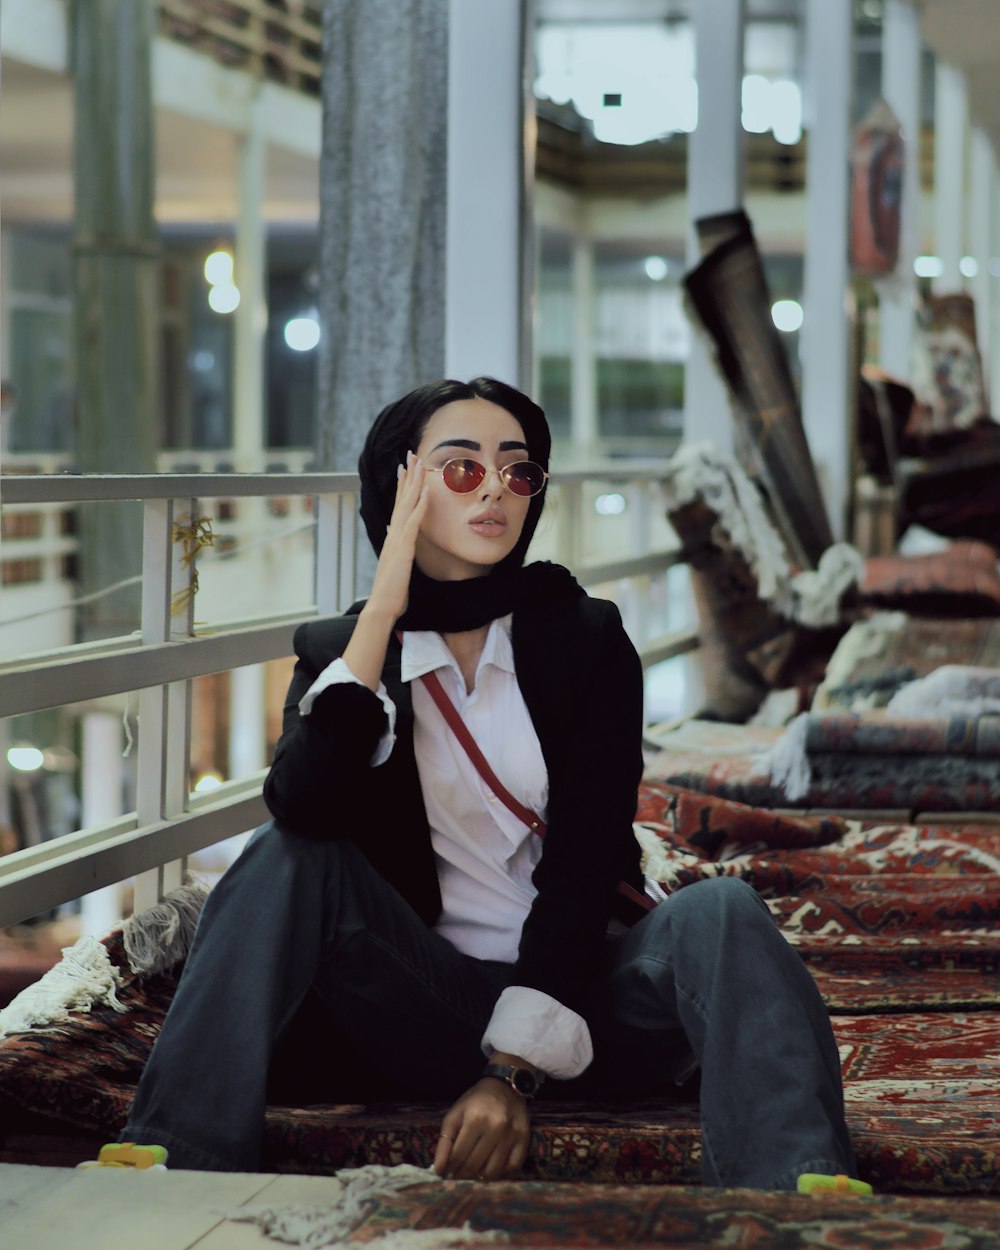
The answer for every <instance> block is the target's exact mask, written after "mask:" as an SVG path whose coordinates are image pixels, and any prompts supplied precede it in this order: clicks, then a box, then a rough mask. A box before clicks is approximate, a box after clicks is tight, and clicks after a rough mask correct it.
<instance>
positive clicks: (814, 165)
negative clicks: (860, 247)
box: [801, 0, 853, 539]
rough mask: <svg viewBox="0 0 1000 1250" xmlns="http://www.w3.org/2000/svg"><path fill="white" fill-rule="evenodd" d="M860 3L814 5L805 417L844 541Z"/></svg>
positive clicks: (827, 0) (834, 523)
mask: <svg viewBox="0 0 1000 1250" xmlns="http://www.w3.org/2000/svg"><path fill="white" fill-rule="evenodd" d="M852 42H853V17H852V5H851V0H808V3H807V6H806V99H805V103H806V125H807V131H808V135H809V156H808V167H807V174H806V254H805V282H804V310H805V320H804V322H803V325H802V339H801V344H802V417H803V421H804V423H805V430H806V437H807V438H808V440H809V447H810V450H811V452H812V457H813V462H814V464H815V465H816V470H817V473H818V475H819V479H820V484H821V486H822V489H823V494H824V499H825V502H826V508H827V515H828V516H829V518H830V527H831V530H832V531H833V535H834V537H835V538H838V539H839V538H843V536H844V533H845V530H846V526H847V510H848V504H849V499H850V490H851V481H850V473H851V457H850V430H849V425H850V422H849V413H850V410H851V393H852V388H853V379H852V377H851V350H850V326H849V322H848V315H847V298H848V292H849V288H850V269H849V265H848V220H849V214H848V204H849V196H850V173H849V168H850V152H851V127H850V83H851V81H852V78H853V62H852Z"/></svg>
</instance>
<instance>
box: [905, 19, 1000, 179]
mask: <svg viewBox="0 0 1000 1250" xmlns="http://www.w3.org/2000/svg"><path fill="white" fill-rule="evenodd" d="M921 29H922V30H923V34H924V38H925V39H926V40H927V42H928V43H929V44H930V46H931V47H932V48H933V49H934V51H935V52H936V54H937V55H938V57H939V58H940V59H941V60H943V61H948V62H949V63H950V64H952V65H954V66H955V67H956V68H957V69H962V70H964V71H965V74H966V81H967V83H968V88H969V111H970V113H971V115H972V117H973V119H974V121H975V122H977V123H978V124H979V125H980V126H982V127H983V128H984V129H985V130H987V131H988V132H989V133H990V135H991V136H992V138H993V144H994V147H995V149H996V151H997V155H998V156H1000V0H921Z"/></svg>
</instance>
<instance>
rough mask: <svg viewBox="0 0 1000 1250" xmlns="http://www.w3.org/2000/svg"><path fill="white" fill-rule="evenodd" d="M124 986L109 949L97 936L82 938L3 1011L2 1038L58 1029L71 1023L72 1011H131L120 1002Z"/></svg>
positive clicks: (0, 1034)
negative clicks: (99, 1009)
mask: <svg viewBox="0 0 1000 1250" xmlns="http://www.w3.org/2000/svg"><path fill="white" fill-rule="evenodd" d="M123 984H124V981H123V979H122V974H121V973H120V972H119V971H118V969H117V968H116V967H115V966H114V964H112V962H111V959H110V957H109V955H108V951H107V947H106V946H104V945H103V944H102V943H101V942H99V941H98V940H97V939H96V938H94V937H82V938H80V939H78V940H77V941H76V942H75V943H74V944H73V945H72V946H66V947H64V948H63V951H62V959H61V960H60V961H59V963H57V964H56V965H55V967H54V968H50V969H49V970H48V972H46V973H45V974H44V975H43V976H41V977H40V978H39V979H38V980H37V981H35V982H34V984H33V985H29V986H27V988H26V989H23V990H22V991H21V992H20V994H18V995H17V997H16V998H14V999H13V1000H12V1001H11V1002H10V1003H9V1004H8V1005H7V1006H6V1007H5V1008H4V1009H3V1011H0V1038H3V1037H8V1036H10V1034H12V1033H27V1032H28V1031H29V1030H30V1029H46V1028H55V1027H58V1026H59V1025H60V1024H66V1023H67V1022H68V1021H69V1019H70V1015H71V1013H72V1012H79V1011H90V1010H91V1009H92V1008H93V1007H95V1006H105V1007H111V1008H112V1009H113V1010H114V1011H118V1012H125V1011H128V1008H127V1007H126V1006H125V1005H124V1004H123V1003H121V1002H120V1001H119V999H118V990H119V989H121V987H122V985H123Z"/></svg>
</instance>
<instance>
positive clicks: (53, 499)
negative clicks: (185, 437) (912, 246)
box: [0, 462, 698, 927]
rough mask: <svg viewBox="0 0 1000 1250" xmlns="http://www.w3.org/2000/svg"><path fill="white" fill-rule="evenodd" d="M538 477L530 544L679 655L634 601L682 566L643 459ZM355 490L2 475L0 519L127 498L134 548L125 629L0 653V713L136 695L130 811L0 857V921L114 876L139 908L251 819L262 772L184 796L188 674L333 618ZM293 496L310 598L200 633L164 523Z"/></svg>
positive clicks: (260, 482) (352, 564)
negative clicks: (300, 509)
mask: <svg viewBox="0 0 1000 1250" xmlns="http://www.w3.org/2000/svg"><path fill="white" fill-rule="evenodd" d="M552 487H553V490H552V495H553V504H554V507H553V508H551V510H550V509H547V513H549V512H551V515H553V516H554V521H550V522H549V524H548V527H547V528H546V530H545V531H544V532H542V533H541V534H540V536H539V538H538V540H537V542H536V544H535V546H533V549H532V555H533V556H537V555H541V556H551V557H553V558H556V559H558V560H560V561H561V562H562V563H565V564H566V565H568V566H569V567H570V568H571V569H572V570H573V571H574V572H575V573H576V576H577V577H578V579H579V580H580V581H581V582H582V583H583V584H584V585H585V586H588V587H595V586H598V587H600V588H601V589H602V591H603V592H604V593H608V592H609V591H610V592H611V595H612V597H616V598H618V600H619V603H620V606H621V608H622V612H623V618H624V620H625V623H626V628H628V629H629V632H630V634H631V636H632V638H633V641H634V642H635V644H636V647H637V649H638V650H639V653H640V655H641V656H642V659H643V663H644V665H647V666H648V665H650V664H653V663H657V662H659V661H662V660H665V659H668V658H671V657H673V656H678V655H682V654H684V653H686V652H689V651H693V650H694V649H695V648H696V647H697V645H698V639H697V635H696V634H695V633H694V632H693V631H692V630H678V631H674V632H672V633H660V634H657V633H656V632H655V629H654V628H653V627H654V626H655V624H656V622H655V621H653V620H652V619H651V613H650V610H649V605H650V602H651V598H652V596H651V593H650V592H651V589H652V588H653V587H655V586H657V584H658V583H661V582H662V583H663V584H664V585H665V579H666V576H667V573H668V570H669V569H670V568H671V567H673V566H674V565H676V564H678V563H680V562H681V556H680V554H679V551H678V549H677V546H676V543H675V541H673V540H672V539H671V537H670V534H669V530H668V529H667V528H666V527H665V526H664V520H663V517H664V509H663V507H662V501H661V500H660V497H659V483H658V474H657V471H656V470H655V469H654V468H651V467H650V466H648V465H629V464H626V463H624V462H614V463H604V464H601V465H600V466H595V467H592V468H588V469H578V470H575V471H572V472H564V473H556V474H553V479H552ZM600 490H604V491H607V490H613V491H618V492H620V493H621V496H622V498H623V499H624V500H625V501H626V502H627V505H628V506H627V508H626V509H625V511H624V513H623V517H622V524H621V525H620V527H619V531H618V535H617V548H618V550H617V551H615V552H614V553H613V554H612V555H610V556H608V555H607V554H605V557H604V558H597V559H595V558H594V556H593V554H592V552H593V549H594V546H595V544H594V543H593V542H592V541H591V537H592V536H591V533H590V531H591V530H592V529H593V523H592V520H591V517H592V515H593V508H592V502H593V498H594V495H595V492H597V491H600ZM356 491H357V476H356V474H353V473H296V474H287V473H282V474H204V473H199V474H189V475H185V474H167V475H159V474H152V475H136V476H117V477H116V476H87V477H84V476H79V477H78V476H54V477H51V476H35V475H26V476H14V477H4V478H3V479H2V484H0V502H2V504H3V506H4V508H5V510H9V511H10V512H11V513H13V514H17V513H19V512H22V511H24V510H29V509H39V508H42V509H44V508H51V509H57V510H59V509H66V508H67V507H68V506H71V505H74V504H82V503H86V502H93V501H141V503H142V506H143V543H142V571H141V628H140V630H139V632H138V634H137V635H132V636H128V637H119V638H113V639H108V640H105V641H101V642H95V643H88V644H80V645H75V646H68V647H61V648H59V649H57V650H55V651H52V652H47V653H36V654H22V655H20V656H19V657H17V658H16V659H13V660H10V661H8V662H6V663H0V717H9V716H15V715H20V714H25V713H29V712H35V711H39V710H41V709H46V708H54V707H60V706H64V705H67V704H72V703H79V702H81V701H84V700H92V699H101V698H105V697H107V696H109V695H118V694H122V693H130V692H138V698H139V717H140V723H141V727H142V732H141V733H140V736H139V746H138V758H137V764H136V768H137V788H136V810H135V811H133V812H131V813H129V814H127V815H125V816H123V817H121V818H120V819H117V820H113V821H111V822H108V823H106V824H103V825H101V826H99V827H91V828H87V829H83V830H80V831H78V832H76V833H70V834H66V835H64V836H62V837H59V838H55V839H52V840H51V841H47V842H43V843H42V844H41V845H38V846H33V847H29V848H26V849H24V850H20V851H17V852H15V853H13V854H11V855H8V856H6V857H4V858H2V859H0V927H2V926H4V925H9V924H13V923H16V922H18V921H19V920H23V919H25V918H27V917H30V916H33V915H37V914H39V913H41V912H44V911H47V910H50V909H51V908H53V907H56V906H58V905H60V904H62V903H65V902H68V901H70V900H73V899H77V898H80V897H82V896H83V895H85V894H88V893H90V892H92V891H94V890H97V889H99V888H101V887H103V886H108V885H112V884H115V883H118V882H121V881H124V880H127V879H129V878H135V879H136V892H135V906H136V907H137V908H139V907H142V906H147V905H149V904H150V903H152V902H154V901H155V900H156V898H157V897H159V896H160V895H161V894H162V892H164V891H165V890H167V889H170V888H173V886H174V885H176V884H178V883H179V882H180V880H181V877H182V874H183V871H184V861H185V858H186V857H187V856H188V855H191V854H193V853H194V852H196V851H198V850H201V849H202V848H205V847H208V846H210V845H212V844H214V843H216V842H219V841H222V840H223V839H225V838H228V837H230V836H232V835H234V834H237V833H241V832H243V831H245V830H247V829H250V828H253V827H254V826H255V825H257V824H259V823H261V822H262V821H263V820H264V819H266V811H265V808H264V804H263V800H262V798H261V783H262V780H263V772H256V773H253V774H252V775H249V776H245V777H240V778H237V779H235V780H231V781H229V782H225V783H223V784H222V785H221V786H220V787H219V788H218V789H216V790H214V791H212V792H211V793H210V794H206V795H198V794H193V793H191V790H190V782H189V776H188V770H189V760H188V755H189V752H188V745H189V735H190V706H191V701H190V698H189V687H190V683H191V681H192V679H194V678H195V677H198V676H200V675H204V674H209V673H219V672H226V671H230V670H233V669H236V668H239V667H241V666H243V665H248V664H257V663H262V662H264V661H268V660H273V659H279V658H282V657H287V656H289V655H290V654H291V637H292V633H293V630H294V626H295V625H297V624H298V623H299V622H300V621H301V620H303V619H307V618H308V617H309V616H310V615H314V614H315V615H329V614H336V613H338V612H340V611H342V610H343V609H344V608H345V607H346V606H347V605H348V604H349V603H350V602H351V601H352V600H353V599H355V598H358V597H359V594H360V592H362V590H363V588H362V587H359V585H358V581H359V575H358V569H359V562H358V544H359V535H360V526H359V524H358V519H357V506H356ZM296 497H299V498H302V499H311V500H312V501H313V509H312V516H313V518H314V523H315V540H314V541H315V561H314V593H313V603H312V607H311V609H307V610H305V611H298V612H285V613H276V614H271V615H266V614H262V615H260V616H258V617H255V618H254V619H252V620H251V621H249V622H247V621H240V622H234V623H222V624H217V623H213V624H212V626H211V628H210V629H209V630H207V631H201V632H199V630H198V629H197V628H196V627H195V625H194V612H193V602H194V596H193V595H192V594H191V593H190V590H191V587H192V579H193V577H194V573H195V564H196V561H192V562H191V563H190V564H189V565H187V566H185V564H184V563H183V561H182V559H181V554H182V553H181V551H180V548H179V546H178V543H177V542H176V541H175V525H178V524H180V523H182V522H183V523H185V524H187V523H189V520H190V519H193V518H197V517H198V516H199V515H200V511H201V509H202V508H203V507H204V505H205V501H206V500H209V499H226V500H237V499H264V500H268V499H274V498H282V499H289V498H291V499H294V498H296ZM536 548H537V550H536ZM546 548H548V549H546ZM622 549H625V550H624V552H623V550H622ZM5 556H6V544H4V546H3V548H0V558H5ZM178 603H181V604H182V605H183V606H182V609H181V610H180V611H178ZM0 625H2V619H0ZM2 766H3V762H0V767H2Z"/></svg>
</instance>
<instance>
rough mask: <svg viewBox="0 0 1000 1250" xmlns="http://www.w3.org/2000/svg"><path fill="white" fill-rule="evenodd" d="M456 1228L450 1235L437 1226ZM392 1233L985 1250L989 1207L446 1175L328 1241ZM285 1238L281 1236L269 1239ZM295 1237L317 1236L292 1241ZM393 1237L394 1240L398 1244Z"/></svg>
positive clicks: (441, 1238) (467, 1239) (596, 1247)
mask: <svg viewBox="0 0 1000 1250" xmlns="http://www.w3.org/2000/svg"><path fill="white" fill-rule="evenodd" d="M463 1228H464V1229H465V1230H466V1235H465V1236H464V1237H460V1238H459V1239H457V1240H452V1239H451V1236H450V1235H449V1236H447V1240H446V1239H445V1233H444V1230H461V1229H463ZM400 1230H407V1231H409V1230H412V1231H413V1232H414V1233H416V1232H424V1235H425V1236H427V1235H428V1230H436V1236H437V1238H438V1240H436V1241H435V1240H434V1237H435V1233H434V1232H431V1233H430V1236H431V1238H432V1240H431V1241H427V1242H423V1243H422V1244H424V1245H430V1244H436V1245H448V1246H458V1247H464V1248H465V1250H485V1248H486V1247H488V1246H489V1247H495V1246H496V1245H497V1244H498V1241H499V1244H501V1245H503V1244H509V1245H513V1246H518V1247H522V1250H524V1248H526V1247H532V1246H533V1247H539V1248H540V1247H543V1246H586V1247H590V1248H591V1250H604V1248H607V1250H611V1248H612V1247H614V1248H615V1250H621V1248H622V1247H629V1248H631V1250H643V1248H644V1247H653V1246H677V1247H685V1246H686V1247H692V1246H700V1247H718V1250H723V1247H725V1248H726V1250H765V1248H767V1250H774V1248H776V1247H780V1250H896V1248H902V1247H905V1248H906V1250H937V1248H938V1247H940V1250H995V1247H996V1246H997V1245H998V1244H1000V1243H998V1239H1000V1204H997V1203H995V1202H989V1201H984V1200H981V1199H980V1200H974V1201H965V1202H962V1203H957V1202H943V1201H941V1200H934V1199H919V1198H917V1199H915V1198H891V1197H889V1198H887V1197H876V1198H871V1199H858V1198H847V1197H823V1198H820V1197H815V1196H813V1197H799V1196H798V1195H790V1194H767V1193H759V1192H754V1191H751V1190H703V1189H693V1188H686V1187H685V1188H681V1187H671V1188H663V1187H660V1186H642V1187H638V1188H637V1187H635V1186H628V1187H624V1186H612V1185H554V1184H537V1183H536V1184H532V1183H527V1184H525V1183H520V1184H496V1185H476V1184H472V1183H469V1182H461V1181H453V1182H446V1183H445V1184H441V1185H423V1186H418V1187H415V1188H413V1189H409V1190H404V1191H403V1192H402V1193H397V1194H393V1195H392V1196H391V1197H386V1198H382V1199H376V1200H375V1201H374V1202H373V1204H372V1206H371V1209H370V1210H369V1211H368V1213H367V1214H366V1215H365V1216H364V1217H363V1218H362V1219H361V1220H360V1221H359V1222H358V1223H357V1224H356V1225H355V1227H354V1229H353V1230H352V1231H351V1232H350V1233H349V1234H348V1235H347V1237H346V1238H345V1240H344V1241H343V1242H341V1241H339V1240H338V1242H337V1244H338V1245H342V1244H346V1245H356V1244H367V1243H368V1242H371V1241H374V1240H375V1239H376V1238H380V1237H383V1236H385V1235H386V1234H390V1233H394V1232H398V1231H400ZM281 1240H282V1241H285V1240H286V1239H285V1237H282V1238H281ZM297 1244H319V1243H309V1242H307V1241H302V1242H299V1243H297ZM402 1244H405V1243H402Z"/></svg>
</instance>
